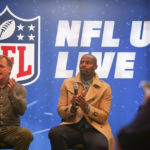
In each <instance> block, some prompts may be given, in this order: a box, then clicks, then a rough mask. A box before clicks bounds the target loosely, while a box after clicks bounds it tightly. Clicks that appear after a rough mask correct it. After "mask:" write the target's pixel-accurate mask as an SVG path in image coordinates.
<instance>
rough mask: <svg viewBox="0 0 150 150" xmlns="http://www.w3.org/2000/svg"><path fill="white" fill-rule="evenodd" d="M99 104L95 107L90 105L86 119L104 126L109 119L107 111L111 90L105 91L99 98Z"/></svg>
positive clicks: (108, 88)
mask: <svg viewBox="0 0 150 150" xmlns="http://www.w3.org/2000/svg"><path fill="white" fill-rule="evenodd" d="M98 101H99V104H98V105H97V107H96V106H92V105H90V111H89V113H88V117H89V118H90V119H91V120H94V121H96V122H98V123H100V124H104V123H105V122H106V121H107V120H108V117H109V111H110V106H111V88H110V86H109V85H108V87H107V88H106V89H105V91H104V93H103V95H102V96H101V97H99V100H98Z"/></svg>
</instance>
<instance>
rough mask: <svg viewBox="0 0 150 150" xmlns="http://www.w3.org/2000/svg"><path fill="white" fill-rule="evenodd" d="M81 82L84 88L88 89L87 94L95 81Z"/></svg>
mask: <svg viewBox="0 0 150 150" xmlns="http://www.w3.org/2000/svg"><path fill="white" fill-rule="evenodd" d="M81 81H82V83H83V86H84V88H85V89H86V92H87V91H88V90H89V87H90V85H91V84H92V82H93V79H91V80H88V81H85V80H83V79H81Z"/></svg>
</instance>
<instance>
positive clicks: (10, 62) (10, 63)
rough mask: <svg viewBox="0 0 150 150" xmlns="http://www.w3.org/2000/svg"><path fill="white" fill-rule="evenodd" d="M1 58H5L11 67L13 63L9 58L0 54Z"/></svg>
mask: <svg viewBox="0 0 150 150" xmlns="http://www.w3.org/2000/svg"><path fill="white" fill-rule="evenodd" d="M3 58H4V59H6V61H7V64H8V66H9V67H11V68H12V66H13V64H12V61H11V59H10V58H9V57H8V56H5V55H0V59H3Z"/></svg>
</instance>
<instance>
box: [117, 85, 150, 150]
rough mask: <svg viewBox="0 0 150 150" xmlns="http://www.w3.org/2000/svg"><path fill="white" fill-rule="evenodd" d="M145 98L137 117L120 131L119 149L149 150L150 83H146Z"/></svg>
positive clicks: (118, 138)
mask: <svg viewBox="0 0 150 150" xmlns="http://www.w3.org/2000/svg"><path fill="white" fill-rule="evenodd" d="M144 86H145V87H144V89H145V90H146V91H145V98H144V102H143V105H141V106H140V107H139V110H138V113H137V115H136V117H135V119H134V120H133V121H132V122H131V123H130V124H129V125H127V126H125V127H124V128H122V129H121V130H120V132H119V133H118V136H117V140H118V150H149V149H150V147H149V143H150V84H147V85H146V84H145V85H144Z"/></svg>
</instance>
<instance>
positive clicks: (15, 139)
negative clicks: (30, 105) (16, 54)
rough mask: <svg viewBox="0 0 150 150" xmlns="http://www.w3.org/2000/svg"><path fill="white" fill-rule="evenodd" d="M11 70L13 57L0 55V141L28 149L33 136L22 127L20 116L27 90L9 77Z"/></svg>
mask: <svg viewBox="0 0 150 150" xmlns="http://www.w3.org/2000/svg"><path fill="white" fill-rule="evenodd" d="M11 71H12V62H11V59H10V58H9V57H7V56H3V55H0V143H5V144H6V145H10V146H11V147H13V148H14V149H15V150H28V147H29V144H30V142H31V141H32V139H33V136H32V133H31V132H30V131H29V130H28V129H26V128H23V127H20V118H19V116H20V115H23V114H24V112H25V110H26V90H25V88H24V87H23V86H22V85H21V84H19V83H16V82H15V80H14V79H13V78H12V79H10V78H9V76H10V73H11Z"/></svg>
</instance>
